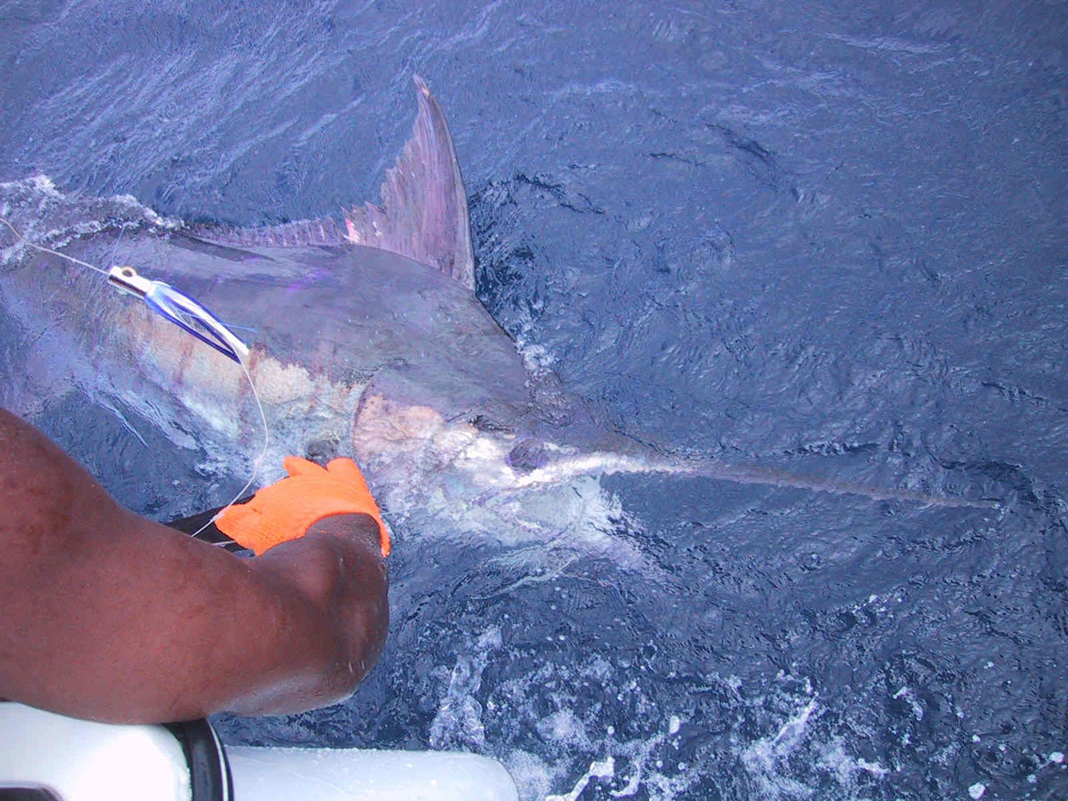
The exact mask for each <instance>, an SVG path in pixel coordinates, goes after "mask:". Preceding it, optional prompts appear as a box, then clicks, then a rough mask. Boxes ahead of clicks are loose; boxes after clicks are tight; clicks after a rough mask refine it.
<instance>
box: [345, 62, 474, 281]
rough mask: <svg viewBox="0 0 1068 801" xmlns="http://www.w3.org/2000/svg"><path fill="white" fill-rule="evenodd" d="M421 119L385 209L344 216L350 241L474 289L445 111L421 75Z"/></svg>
mask: <svg viewBox="0 0 1068 801" xmlns="http://www.w3.org/2000/svg"><path fill="white" fill-rule="evenodd" d="M413 80H414V82H415V86H416V89H417V90H418V92H417V95H418V98H419V116H418V117H416V120H415V125H414V126H413V127H412V136H411V138H410V139H409V140H408V143H407V144H406V145H405V146H404V150H402V151H401V154H400V156H399V157H398V158H397V163H396V164H395V165H394V166H393V167H391V168H390V169H389V170H387V171H386V179H385V181H383V182H382V190H381V195H382V197H381V201H380V202H381V205H380V206H375V205H373V204H371V203H367V204H365V205H364V206H363V207H361V208H353V209H350V210H347V211H346V212H345V227H346V229H347V232H348V240H349V242H351V243H352V244H354V245H367V246H370V247H376V248H382V249H383V250H389V251H392V252H394V253H400V254H401V255H403V256H407V257H408V258H410V259H414V260H415V261H418V262H422V263H424V264H429V265H432V266H434V267H437V268H438V269H439V270H441V271H442V272H443V273H445V274H447V275H451V276H452V277H453V278H455V279H456V280H457V281H459V282H460V283H462V284H463V285H464V286H467V287H468V288H470V289H474V288H475V263H474V257H473V255H472V249H471V222H470V218H469V217H468V212H467V195H466V193H465V192H464V182H463V178H461V176H460V165H459V164H458V163H457V161H456V150H455V149H454V148H453V144H452V135H451V134H450V133H449V126H448V125H447V124H446V122H445V113H444V112H443V111H442V110H441V106H440V105H438V101H437V100H436V99H435V98H434V96H433V95H432V94H431V93H430V89H429V88H427V85H426V83H425V82H424V81H423V79H422V78H420V77H419V76H418V75H416V76H414V77H413Z"/></svg>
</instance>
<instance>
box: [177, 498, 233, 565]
mask: <svg viewBox="0 0 1068 801" xmlns="http://www.w3.org/2000/svg"><path fill="white" fill-rule="evenodd" d="M251 499H252V496H251V495H246V496H245V497H244V498H241V499H240V500H238V501H236V503H246V502H247V501H249V500H251ZM224 508H225V507H222V506H220V507H219V508H218V509H209V510H208V511H206V512H200V513H199V514H195V515H190V516H189V517H180V518H178V519H177V520H171V521H170V522H168V523H164V525H166V526H169V527H170V528H174V529H177V530H178V531H181V532H182V533H183V534H192V533H193V532H194V531H200V529H201V528H203V527H204V524H205V523H207V527H206V528H204V530H203V531H200V533H199V534H197V539H198V540H204V541H205V542H214V543H216V544H223V543H225V547H226V550H228V551H239V550H241V546H240V545H238V544H237V543H236V542H231V541H230V538H229V537H227V536H226V535H225V534H223V533H222V532H221V531H219V529H218V528H216V526H215V524H214V523H212V522H211V519H212V518H213V517H215V515H217V514H218V513H219V512H221V511H222V510H223V509H224Z"/></svg>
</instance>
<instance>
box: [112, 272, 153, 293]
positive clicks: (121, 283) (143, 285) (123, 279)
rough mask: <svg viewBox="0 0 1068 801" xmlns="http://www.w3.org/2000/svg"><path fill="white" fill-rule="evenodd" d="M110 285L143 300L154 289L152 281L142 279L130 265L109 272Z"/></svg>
mask: <svg viewBox="0 0 1068 801" xmlns="http://www.w3.org/2000/svg"><path fill="white" fill-rule="evenodd" d="M108 283H109V284H111V285H112V286H113V287H115V288H116V289H118V290H119V291H120V292H125V293H126V294H128V295H134V296H136V297H139V298H142V299H143V298H144V297H145V295H147V294H148V292H149V290H151V289H152V281H149V280H148V279H147V278H142V277H141V276H140V275H138V274H137V270H135V269H134V268H133V267H130V266H129V265H123V266H113V267H112V268H111V269H110V270H108Z"/></svg>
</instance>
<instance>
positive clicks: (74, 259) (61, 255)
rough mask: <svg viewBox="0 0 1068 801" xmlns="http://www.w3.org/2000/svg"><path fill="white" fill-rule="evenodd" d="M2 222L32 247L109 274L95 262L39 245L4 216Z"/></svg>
mask: <svg viewBox="0 0 1068 801" xmlns="http://www.w3.org/2000/svg"><path fill="white" fill-rule="evenodd" d="M0 222H2V223H3V224H4V225H6V226H7V227H8V228H10V229H11V233H13V234H14V235H15V238H16V239H18V240H19V241H20V242H23V243H24V244H27V245H29V246H30V247H31V248H37V250H39V251H41V252H42V253H50V254H52V255H53V256H59V258H61V259H66V260H67V261H70V262H74V263H75V264H80V265H81V266H82V267H88V268H89V269H90V270H96V271H97V272H98V273H101V274H102V275H105V276H106V275H107V274H108V271H107V270H105V269H103V268H102V267H97V266H96V265H95V264H90V263H89V262H87V261H82V260H81V259H76V258H74V257H73V256H68V255H67V254H66V253H60V252H59V251H58V250H52V248H46V247H45V246H44V245H38V244H37V243H36V242H31V241H30V240H28V239H27V238H26V237H24V236H23V235H22V234H20V233H19V232H18V231H16V230H15V226H13V225H12V224H11V223H9V222H8V221H7V220H5V219H4V218H3V217H0Z"/></svg>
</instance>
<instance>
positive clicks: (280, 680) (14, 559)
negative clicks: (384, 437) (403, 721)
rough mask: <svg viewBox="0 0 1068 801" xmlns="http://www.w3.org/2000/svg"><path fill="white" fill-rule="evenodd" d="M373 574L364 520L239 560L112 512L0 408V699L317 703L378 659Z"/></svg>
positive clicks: (95, 490) (71, 710) (111, 712)
mask: <svg viewBox="0 0 1068 801" xmlns="http://www.w3.org/2000/svg"><path fill="white" fill-rule="evenodd" d="M387 583H388V581H387V575H386V569H385V564H384V561H383V559H382V558H381V554H380V552H379V538H378V526H377V524H376V523H375V522H374V521H373V520H372V518H370V517H369V516H367V515H362V514H351V515H338V516H334V517H328V518H325V519H323V520H321V521H319V522H318V523H316V524H315V525H313V526H312V528H311V529H310V530H309V532H308V534H307V535H306V536H305V537H303V538H302V539H300V540H295V541H292V542H287V543H283V544H282V545H279V546H277V547H275V548H272V549H271V550H269V551H268V552H267V553H265V554H264V555H263V556H260V557H257V558H255V559H242V558H239V557H237V556H234V555H232V554H230V553H227V552H226V551H224V550H222V549H220V548H216V547H213V546H211V545H208V544H206V543H203V542H200V541H198V540H194V539H191V538H189V537H187V536H185V535H183V534H180V533H178V532H176V531H173V530H172V529H169V528H167V527H165V526H162V525H159V524H156V523H152V522H150V521H148V520H145V519H143V518H140V517H138V516H137V515H134V514H133V513H131V512H129V511H127V510H125V509H123V508H122V507H121V506H119V505H118V504H117V503H115V501H114V500H112V499H111V498H110V496H108V494H107V493H106V492H105V491H104V489H103V488H102V487H101V486H100V485H99V484H98V483H97V482H96V481H95V480H94V479H93V478H92V477H91V476H90V475H89V474H88V473H86V472H85V471H84V470H83V469H82V468H81V467H79V466H78V465H77V464H76V463H74V462H73V460H71V459H70V458H69V457H67V456H66V454H64V453H63V452H62V451H61V450H60V449H59V448H58V447H57V446H56V445H55V444H53V443H52V442H50V441H49V440H48V439H47V438H46V437H45V436H44V435H43V434H41V433H40V432H38V431H36V430H35V429H33V428H32V427H30V426H28V425H26V424H25V423H23V422H22V421H20V420H18V418H16V417H14V416H12V415H10V414H9V413H7V412H5V411H3V410H0V696H4V697H7V698H9V699H12V700H18V701H23V702H25V703H28V704H32V705H34V706H39V707H42V708H46V709H50V710H53V711H56V712H60V713H64V714H69V715H75V716H79V717H87V718H93V719H97V720H108V721H114V722H157V721H165V720H179V719H187V718H192V717H199V716H203V715H206V714H211V713H214V712H218V711H221V710H224V709H229V710H233V711H237V712H240V713H243V714H268V713H274V714H281V713H286V712H295V711H299V710H303V709H309V708H313V707H316V706H322V705H324V704H327V703H331V702H333V701H337V700H340V699H341V698H343V697H345V696H346V695H348V694H349V693H351V692H352V690H353V689H354V688H355V686H356V684H357V683H358V682H359V681H360V679H362V678H363V676H364V675H365V674H366V673H367V672H368V671H369V670H370V668H371V667H372V666H373V664H374V663H375V661H376V660H377V658H378V655H379V653H380V651H381V648H382V644H383V642H384V639H385V632H386V627H387V622H388V607H387V603H386V589H387Z"/></svg>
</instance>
